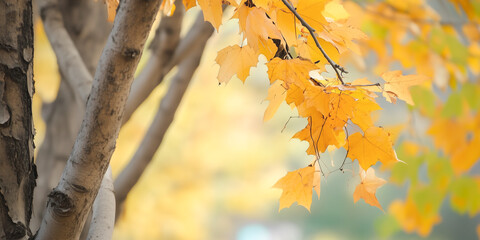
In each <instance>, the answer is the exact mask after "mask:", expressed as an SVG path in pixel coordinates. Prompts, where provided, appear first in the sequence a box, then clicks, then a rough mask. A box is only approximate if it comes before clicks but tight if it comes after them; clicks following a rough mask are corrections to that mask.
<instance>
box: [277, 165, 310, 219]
mask: <svg viewBox="0 0 480 240" xmlns="http://www.w3.org/2000/svg"><path fill="white" fill-rule="evenodd" d="M314 172H315V167H313V166H308V167H305V168H300V169H297V170H295V171H291V172H288V173H287V175H285V176H284V177H282V178H281V179H280V180H278V181H277V183H275V185H273V187H274V188H280V189H282V190H283V192H282V196H280V207H279V209H278V210H279V211H280V210H282V209H283V208H288V207H290V206H291V205H292V204H293V203H294V202H297V203H298V205H301V206H304V207H305V208H306V209H307V210H308V211H310V205H311V204H312V188H313V179H314Z"/></svg>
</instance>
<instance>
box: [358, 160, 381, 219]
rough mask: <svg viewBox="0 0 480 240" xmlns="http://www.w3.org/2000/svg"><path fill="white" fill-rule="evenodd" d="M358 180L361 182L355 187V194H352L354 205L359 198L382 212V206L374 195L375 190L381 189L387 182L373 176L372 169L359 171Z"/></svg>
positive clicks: (373, 171)
mask: <svg viewBox="0 0 480 240" xmlns="http://www.w3.org/2000/svg"><path fill="white" fill-rule="evenodd" d="M360 178H361V179H362V182H360V184H358V185H357V187H356V188H355V192H354V193H353V201H354V202H355V203H356V202H357V201H358V200H360V198H362V199H363V200H364V201H365V202H366V203H368V204H370V205H372V206H375V207H378V208H380V210H382V211H383V208H382V206H381V205H380V203H379V202H378V199H377V197H376V196H375V193H376V192H377V188H379V187H381V186H382V185H383V184H385V183H386V182H387V181H385V180H384V179H382V178H378V177H376V176H375V170H374V169H373V168H368V169H367V171H365V170H363V169H362V170H361V171H360Z"/></svg>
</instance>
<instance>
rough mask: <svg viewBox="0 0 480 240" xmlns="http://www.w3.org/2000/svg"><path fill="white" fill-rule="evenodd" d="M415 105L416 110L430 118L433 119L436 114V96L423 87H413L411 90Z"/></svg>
mask: <svg viewBox="0 0 480 240" xmlns="http://www.w3.org/2000/svg"><path fill="white" fill-rule="evenodd" d="M410 94H411V95H412V99H413V102H414V103H415V105H413V106H412V108H414V109H419V111H420V113H422V114H424V115H425V116H428V117H433V115H434V113H435V94H434V93H433V92H432V91H431V90H429V89H427V88H426V87H423V86H413V87H411V88H410Z"/></svg>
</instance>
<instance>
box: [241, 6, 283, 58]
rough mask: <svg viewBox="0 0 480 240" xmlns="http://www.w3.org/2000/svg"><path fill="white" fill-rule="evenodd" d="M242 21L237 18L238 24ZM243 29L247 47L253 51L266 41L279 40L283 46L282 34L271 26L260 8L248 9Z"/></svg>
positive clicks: (270, 20) (271, 23)
mask: <svg viewBox="0 0 480 240" xmlns="http://www.w3.org/2000/svg"><path fill="white" fill-rule="evenodd" d="M243 21H244V20H243V19H241V18H239V22H243ZM245 28H246V29H245V36H246V37H247V41H248V45H250V46H251V47H252V48H253V49H255V50H258V49H259V44H260V43H261V41H266V40H268V39H279V40H281V42H282V44H285V43H284V42H283V38H282V34H281V33H280V31H279V30H278V28H277V27H276V26H275V24H273V22H272V19H270V18H268V17H267V14H266V13H265V11H264V10H263V9H261V8H257V7H253V8H251V9H250V11H249V12H248V16H247V19H246V20H245Z"/></svg>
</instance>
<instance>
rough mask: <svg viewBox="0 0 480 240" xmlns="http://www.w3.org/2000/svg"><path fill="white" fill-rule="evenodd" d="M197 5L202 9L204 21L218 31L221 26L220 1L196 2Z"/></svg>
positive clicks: (206, 0) (202, 0) (221, 10)
mask: <svg viewBox="0 0 480 240" xmlns="http://www.w3.org/2000/svg"><path fill="white" fill-rule="evenodd" d="M198 5H200V8H202V11H203V18H204V19H205V21H209V22H210V23H211V24H212V25H213V27H214V28H215V29H217V31H218V28H219V27H220V25H221V24H222V14H223V9H222V0H198Z"/></svg>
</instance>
